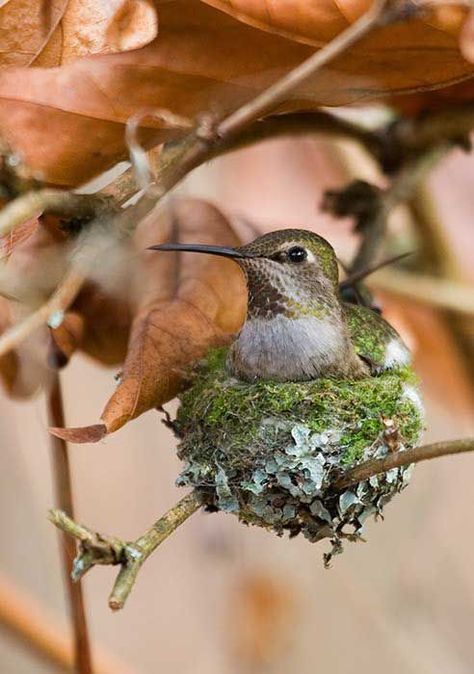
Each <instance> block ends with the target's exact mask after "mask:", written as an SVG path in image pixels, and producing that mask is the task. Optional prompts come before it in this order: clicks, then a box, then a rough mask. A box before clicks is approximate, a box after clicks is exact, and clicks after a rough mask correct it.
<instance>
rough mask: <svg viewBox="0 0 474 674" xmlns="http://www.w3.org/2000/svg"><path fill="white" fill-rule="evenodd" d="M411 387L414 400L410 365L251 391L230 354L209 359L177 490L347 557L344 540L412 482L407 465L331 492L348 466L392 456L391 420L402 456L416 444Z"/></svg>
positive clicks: (185, 436)
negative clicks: (323, 543)
mask: <svg viewBox="0 0 474 674" xmlns="http://www.w3.org/2000/svg"><path fill="white" fill-rule="evenodd" d="M408 387H410V388H409V390H410V391H413V392H414V393H415V394H416V382H415V379H414V375H413V373H412V372H411V370H410V369H409V368H407V367H404V368H401V369H399V370H396V371H390V372H385V373H383V374H381V375H379V376H377V377H367V378H366V379H362V380H358V381H338V380H331V379H319V380H314V381H310V382H289V383H277V382H268V381H267V382H263V381H260V382H256V383H254V384H250V383H246V382H242V381H239V380H237V379H234V378H232V377H231V376H230V375H229V374H228V372H227V370H226V367H225V350H222V349H220V350H216V351H214V352H211V354H209V356H208V359H207V361H206V362H205V363H204V364H203V366H202V367H201V369H200V371H199V372H198V374H197V375H196V378H195V380H194V383H193V385H192V386H191V388H190V389H188V390H187V391H186V392H185V393H183V394H182V395H181V407H180V409H179V412H178V417H177V420H176V428H177V429H178V431H179V433H180V434H181V436H182V441H181V443H180V446H179V456H180V458H182V459H183V460H184V461H185V466H184V468H183V471H182V473H181V475H180V476H179V478H178V484H179V485H182V486H187V487H193V488H195V489H196V490H197V491H198V493H199V494H200V496H201V498H202V500H203V503H204V504H205V505H206V506H207V507H208V508H209V509H217V510H223V511H225V512H230V513H233V514H235V515H237V516H238V517H239V519H240V520H241V521H243V522H245V523H247V524H255V525H258V526H262V527H265V528H267V529H270V530H273V531H275V532H276V533H277V534H283V533H284V532H285V531H288V532H289V533H290V535H296V534H298V533H302V534H303V535H304V536H305V537H306V538H307V539H309V540H310V541H312V542H315V541H318V540H321V539H322V538H330V539H332V542H333V550H332V552H331V554H335V553H336V552H340V551H341V550H342V546H341V539H343V538H349V539H356V538H357V537H359V536H360V531H361V529H362V526H363V524H364V522H365V521H366V520H367V518H368V517H369V516H371V515H379V514H381V512H382V510H383V507H384V506H385V504H386V503H387V502H388V501H389V500H390V499H391V498H392V496H393V495H394V494H396V493H397V492H399V491H401V490H402V489H403V488H404V487H405V486H406V485H407V484H408V480H409V476H410V474H411V467H409V466H407V467H402V468H394V469H392V470H390V471H388V472H387V473H385V474H382V475H378V476H374V477H371V478H370V479H369V480H365V481H363V482H361V483H359V484H357V485H354V486H353V487H351V488H350V489H346V490H344V491H343V492H342V493H340V492H337V491H336V490H335V489H334V488H333V487H332V485H333V482H334V478H335V477H336V476H338V475H340V474H341V472H342V471H344V470H346V469H347V468H348V467H350V466H353V465H354V464H356V463H359V462H361V461H364V460H366V459H369V458H376V457H382V456H385V455H386V454H387V452H388V451H390V447H389V443H388V442H387V441H386V434H385V428H386V426H385V424H386V422H387V419H390V420H391V422H393V424H394V425H395V426H396V428H397V429H398V435H399V438H400V447H399V449H400V450H402V451H403V449H406V448H408V447H412V446H414V445H415V444H416V442H417V441H418V439H419V436H420V433H421V429H422V425H423V422H422V413H421V409H420V405H419V398H418V397H417V396H416V395H413V394H410V395H407V388H408ZM392 427H393V426H392ZM330 556H331V555H328V556H326V560H327V561H328V560H329V558H330Z"/></svg>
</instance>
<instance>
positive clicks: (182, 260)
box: [55, 199, 247, 442]
mask: <svg viewBox="0 0 474 674" xmlns="http://www.w3.org/2000/svg"><path fill="white" fill-rule="evenodd" d="M167 240H172V241H181V242H196V241H199V242H202V243H208V244H222V245H230V246H233V245H237V244H238V239H237V237H236V235H235V234H234V232H233V230H232V228H231V225H230V223H229V222H228V220H227V219H226V218H225V217H224V216H223V215H222V213H220V212H219V211H218V210H217V209H216V208H214V207H213V206H211V205H210V204H208V203H207V202H204V201H200V200H197V199H187V200H183V201H178V202H176V203H175V204H174V205H173V206H172V207H170V208H169V209H167V211H166V212H165V213H163V214H162V216H161V217H160V218H158V219H156V217H155V218H153V217H151V218H148V220H147V221H145V222H144V223H142V225H141V226H140V228H139V230H138V231H137V236H136V242H135V243H136V246H137V248H138V250H139V251H140V255H141V265H140V269H139V271H138V273H137V275H136V277H135V281H134V282H135V283H136V284H138V285H139V287H140V301H139V302H138V304H137V305H136V306H135V315H134V318H133V322H132V326H131V331H130V337H129V343H128V351H127V355H126V358H125V362H124V365H123V370H122V373H121V379H120V383H119V385H118V387H117V390H116V391H115V393H114V394H113V396H112V397H111V399H110V400H109V402H108V403H107V405H106V407H105V410H104V412H103V414H102V419H103V422H104V425H103V426H101V425H100V424H98V425H96V426H92V427H85V428H81V429H65V430H59V431H58V430H55V433H57V434H59V435H61V436H62V437H65V438H66V439H68V440H71V441H73V442H91V441H94V440H99V439H100V438H101V437H103V435H104V434H105V433H106V432H107V433H110V432H113V431H115V430H117V429H118V428H120V427H121V426H123V425H124V424H125V423H127V422H128V421H130V420H131V419H134V418H135V417H137V416H139V415H140V414H142V413H143V412H146V411H147V410H149V409H152V408H155V407H158V406H160V405H162V404H163V403H165V402H167V401H168V400H170V399H171V398H173V397H174V396H175V395H176V393H177V392H178V391H179V390H180V389H181V387H182V386H183V383H185V382H186V381H187V379H188V377H189V372H190V368H192V366H193V364H194V363H195V362H196V361H197V360H199V359H200V358H202V356H204V355H205V353H206V352H207V350H208V349H209V348H210V347H211V346H216V345H219V344H224V343H226V342H228V340H229V339H230V338H231V337H232V335H233V334H234V333H235V332H236V331H237V330H238V329H239V327H240V325H241V324H242V321H243V319H244V316H245V307H246V297H247V293H246V290H245V283H244V279H243V276H242V273H241V272H240V269H239V268H238V266H237V265H236V264H235V263H234V262H232V261H230V260H224V259H222V258H218V257H211V256H208V255H197V254H192V253H179V254H178V253H158V252H154V251H147V250H146V249H147V247H149V246H151V245H153V244H156V243H161V242H163V241H167ZM104 337H105V341H106V340H107V338H108V340H109V342H110V341H111V340H114V338H115V337H114V331H113V329H109V330H108V331H106V333H105V334H104ZM104 345H105V342H104ZM109 347H110V345H109Z"/></svg>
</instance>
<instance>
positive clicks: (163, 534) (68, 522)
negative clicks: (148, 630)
mask: <svg viewBox="0 0 474 674" xmlns="http://www.w3.org/2000/svg"><path fill="white" fill-rule="evenodd" d="M200 506H201V503H200V501H199V499H198V497H197V495H196V493H195V492H191V493H190V494H188V495H187V496H185V497H184V498H182V499H181V501H179V502H178V503H177V504H176V505H175V506H174V507H173V508H171V509H170V510H168V512H167V513H166V514H165V515H163V517H160V519H159V520H157V521H156V522H155V523H154V524H153V526H152V527H151V528H150V529H148V531H146V532H145V533H144V534H143V535H142V536H140V537H139V538H137V540H136V541H132V542H125V541H122V540H120V539H118V538H113V537H110V536H102V535H101V534H98V533H95V532H93V531H91V530H90V529H88V528H87V527H84V526H82V525H80V524H77V523H76V522H74V520H72V519H71V518H70V517H68V516H67V515H66V513H64V512H62V511H61V510H51V511H50V514H49V518H50V520H51V522H52V523H53V524H54V525H55V526H56V527H58V528H59V529H61V530H62V531H64V532H65V533H66V534H69V535H70V536H74V538H77V540H78V541H80V545H79V553H78V555H77V557H76V558H75V560H74V564H73V570H72V574H71V575H72V578H73V580H75V581H77V580H79V579H80V578H82V576H83V575H84V574H85V573H87V571H89V569H91V568H92V567H93V566H96V565H97V564H105V565H116V564H120V566H121V569H120V571H119V574H118V576H117V578H116V580H115V584H114V587H113V590H112V593H111V595H110V598H109V606H110V608H111V609H113V610H118V609H121V608H123V606H124V604H125V602H126V600H127V597H128V595H129V594H130V592H131V590H132V588H133V585H134V583H135V580H136V578H137V575H138V572H139V571H140V569H141V567H142V565H143V563H144V562H145V561H146V560H147V559H148V557H149V556H150V555H151V554H152V552H153V551H154V550H156V548H157V547H158V546H159V545H160V544H161V543H162V542H163V541H164V540H166V539H167V538H168V536H170V535H171V534H172V533H173V532H174V531H175V530H176V529H177V528H178V527H179V526H180V525H181V524H183V522H185V521H186V520H187V519H188V518H189V517H191V515H192V514H193V513H195V512H196V510H198V509H199V508H200Z"/></svg>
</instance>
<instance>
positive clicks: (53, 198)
mask: <svg viewBox="0 0 474 674" xmlns="http://www.w3.org/2000/svg"><path fill="white" fill-rule="evenodd" d="M106 203H107V201H106V200H105V199H104V197H100V196H95V195H86V194H84V195H83V194H75V193H74V192H69V191H67V190H56V189H51V188H45V189H42V190H37V191H36V192H34V191H32V192H27V193H26V194H22V195H21V196H19V197H17V198H16V199H13V200H12V201H10V202H9V203H7V204H6V205H5V206H4V207H3V209H2V210H1V211H0V237H2V236H5V235H6V234H8V233H9V232H11V231H12V229H14V228H15V227H16V226H17V225H21V224H23V223H24V222H26V221H27V220H29V219H30V218H32V217H34V216H39V215H41V214H42V213H53V214H55V215H63V216H65V217H76V218H80V217H92V216H94V215H95V214H96V213H97V211H98V210H99V209H100V208H102V209H103V208H105V206H106Z"/></svg>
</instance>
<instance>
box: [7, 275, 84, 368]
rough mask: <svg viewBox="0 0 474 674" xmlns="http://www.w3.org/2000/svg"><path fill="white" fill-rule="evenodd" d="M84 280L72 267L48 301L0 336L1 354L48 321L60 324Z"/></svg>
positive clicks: (55, 325)
mask: <svg viewBox="0 0 474 674" xmlns="http://www.w3.org/2000/svg"><path fill="white" fill-rule="evenodd" d="M84 281H85V278H84V275H83V274H82V273H81V272H80V271H78V270H76V269H75V268H73V269H71V270H70V272H69V273H68V274H67V276H66V277H65V278H64V280H63V281H62V282H61V284H60V285H59V286H58V287H57V289H56V290H55V291H54V293H53V294H52V295H51V297H50V299H49V300H48V301H47V302H45V303H44V304H43V305H42V306H41V307H40V308H39V309H37V310H36V311H34V312H33V313H32V314H30V315H29V316H28V317H27V318H25V319H24V320H23V321H21V322H19V323H17V324H16V325H14V326H13V327H11V328H10V329H9V330H7V331H6V332H5V333H4V334H3V335H2V336H1V337H0V356H3V355H4V354H5V353H8V352H9V351H11V350H12V349H15V348H16V347H17V346H18V345H19V344H20V343H21V342H22V341H23V340H25V339H26V338H27V337H28V336H29V335H31V334H32V333H33V332H34V331H35V330H37V329H38V328H41V327H42V326H43V325H45V324H46V323H51V324H52V326H53V327H57V326H58V325H60V323H61V321H62V317H63V316H64V312H65V311H66V309H67V308H68V307H69V306H70V305H71V304H72V302H73V301H74V300H75V298H76V297H77V295H78V294H79V292H80V290H81V288H82V286H83V284H84Z"/></svg>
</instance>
